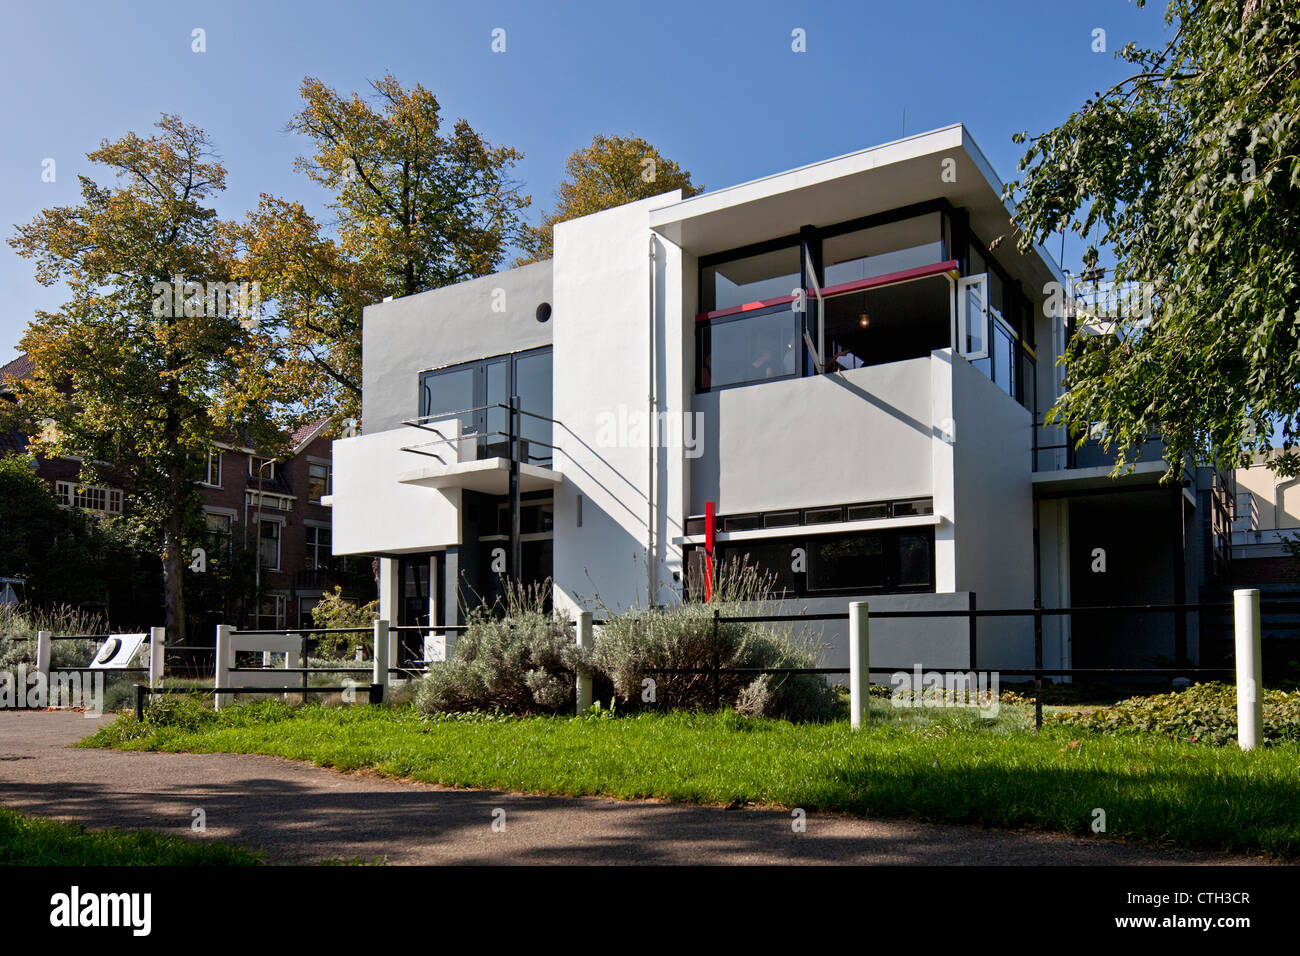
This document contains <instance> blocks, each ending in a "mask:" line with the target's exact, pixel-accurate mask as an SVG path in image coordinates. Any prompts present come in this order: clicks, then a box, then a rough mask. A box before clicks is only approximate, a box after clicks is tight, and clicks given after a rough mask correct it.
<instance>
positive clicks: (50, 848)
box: [0, 807, 261, 866]
mask: <svg viewBox="0 0 1300 956" xmlns="http://www.w3.org/2000/svg"><path fill="white" fill-rule="evenodd" d="M259 862H261V860H260V858H259V857H258V856H257V855H256V854H254V853H250V852H248V851H247V850H241V849H240V848H238V847H234V846H230V845H228V844H225V843H217V842H208V841H204V842H201V843H200V842H198V841H189V840H182V839H180V838H178V837H172V836H164V835H162V834H160V833H148V832H137V831H122V830H105V831H93V830H86V829H84V828H83V827H79V826H76V825H74V824H70V823H60V822H59V821H57V820H46V819H44V818H42V817H28V816H24V815H23V814H21V813H16V812H15V811H13V810H10V809H8V808H7V807H0V866H250V865H252V864H254V863H259Z"/></svg>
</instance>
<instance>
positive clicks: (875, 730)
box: [83, 699, 1300, 858]
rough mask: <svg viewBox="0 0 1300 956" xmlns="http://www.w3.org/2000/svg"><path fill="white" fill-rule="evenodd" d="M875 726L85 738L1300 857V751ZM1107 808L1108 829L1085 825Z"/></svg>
mask: <svg viewBox="0 0 1300 956" xmlns="http://www.w3.org/2000/svg"><path fill="white" fill-rule="evenodd" d="M872 705H873V719H874V723H873V725H872V726H871V727H870V728H869V729H867V730H865V731H863V732H859V733H855V732H853V731H852V730H850V728H849V727H848V726H847V725H846V724H844V723H835V724H803V725H795V724H790V723H786V722H782V721H772V720H754V719H747V718H742V717H738V716H737V715H735V714H734V713H731V712H722V713H719V714H709V715H706V714H685V713H678V714H642V715H639V716H626V717H618V718H615V719H608V718H593V717H584V718H567V717H558V718H557V717H552V718H544V717H537V718H524V719H516V718H510V717H467V718H442V719H429V718H424V717H421V716H420V715H419V714H418V713H416V712H415V711H414V710H412V709H411V708H409V707H399V708H372V707H369V706H357V707H351V708H324V707H319V706H308V707H290V706H287V705H285V704H283V703H280V702H270V701H266V702H261V703H257V704H251V705H246V706H239V707H234V708H230V709H228V710H223V711H222V712H221V713H220V714H219V715H217V714H214V713H213V712H212V711H210V710H204V709H201V708H200V706H199V705H198V704H197V703H193V704H192V703H189V702H175V703H172V702H169V703H168V705H166V710H167V711H168V713H167V720H168V721H169V722H168V723H156V724H155V723H144V724H141V723H138V722H136V721H135V720H134V718H132V717H123V718H121V719H119V720H118V721H117V722H116V723H115V724H113V725H110V726H108V727H106V728H103V729H101V730H100V731H99V732H97V733H96V734H95V735H94V736H92V737H90V738H88V739H87V740H86V741H85V742H84V743H83V746H99V747H120V748H123V749H142V750H165V751H195V752H208V753H213V752H216V753H260V754H273V755H278V756H283V757H289V758H293V759H300V760H310V761H314V762H315V763H317V764H320V765H323V766H330V767H336V768H338V769H340V770H354V769H359V768H370V769H373V770H375V771H378V772H380V773H383V774H388V775H391V776H397V777H409V778H414V779H417V780H423V781H430V782H435V783H441V784H445V785H452V786H461V787H482V788H500V789H506V790H515V791H523V792H532V793H551V794H568V795H579V794H603V795H607V796H612V797H621V798H629V799H634V798H639V797H657V798H663V799H670V800H683V801H692V802H698V803H707V804H725V803H729V802H732V801H735V800H742V801H750V802H752V803H754V804H757V805H771V806H781V807H802V808H804V809H806V810H809V811H813V810H837V811H847V812H850V813H855V814H862V815H870V816H878V817H907V818H912V819H917V820H927V821H933V822H942V823H962V824H977V825H984V826H992V827H1015V828H1020V827H1027V828H1036V829H1043V830H1050V831H1056V832H1063V833H1073V834H1079V835H1082V836H1088V837H1089V838H1094V839H1103V838H1121V839H1129V840H1139V841H1145V842H1154V843H1161V844H1170V845H1178V846H1183V847H1190V848H1198V849H1212V850H1231V851H1238V852H1262V853H1266V854H1270V855H1274V856H1279V857H1284V858H1300V745H1297V744H1294V743H1280V744H1275V745H1271V746H1269V747H1267V748H1263V749H1261V750H1259V751H1257V752H1254V753H1250V754H1245V753H1241V752H1240V751H1239V750H1237V749H1236V748H1235V747H1210V746H1205V745H1196V744H1188V743H1180V742H1177V741H1171V740H1163V739H1153V738H1150V737H1142V736H1132V735H1127V736H1108V735H1101V734H1096V733H1093V732H1090V731H1087V730H1079V729H1071V728H1068V727H1060V726H1052V725H1050V724H1049V725H1048V726H1047V727H1046V728H1045V729H1044V731H1043V733H1042V734H1041V735H1035V734H1034V733H1033V732H1032V731H1031V730H1027V729H1026V727H1027V725H1028V724H1029V723H1030V722H1031V721H1032V717H1031V714H1032V709H1026V708H1021V707H1010V706H1004V707H1003V708H1002V713H1001V715H1000V716H999V718H998V719H996V720H984V719H981V718H979V717H977V716H976V715H975V714H974V713H972V712H969V711H957V710H928V711H917V710H896V709H893V708H891V707H890V706H889V704H888V702H887V701H883V700H878V699H877V700H873V701H872ZM1095 808H1101V809H1103V810H1104V811H1105V813H1106V824H1107V829H1106V832H1105V834H1104V835H1095V834H1093V833H1092V831H1091V826H1090V825H1091V824H1092V822H1093V819H1094V815H1093V810H1094V809H1095Z"/></svg>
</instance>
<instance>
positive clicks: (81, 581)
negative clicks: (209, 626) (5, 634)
mask: <svg viewBox="0 0 1300 956" xmlns="http://www.w3.org/2000/svg"><path fill="white" fill-rule="evenodd" d="M153 553H154V554H155V555H156V554H157V549H156V548H155V549H153ZM0 576H4V577H9V576H19V577H23V578H25V579H26V580H25V583H24V586H23V597H24V599H25V600H26V601H27V602H28V603H29V604H31V605H33V606H40V607H46V608H51V607H56V606H60V605H67V606H71V607H75V608H77V609H78V610H81V611H87V612H93V613H97V614H100V615H103V616H104V617H105V618H106V619H107V620H111V621H113V622H114V624H115V625H116V626H118V627H123V626H125V627H150V626H152V625H154V624H157V623H158V618H157V607H158V603H159V599H160V598H161V596H162V587H161V579H160V575H159V573H158V569H157V559H156V558H153V559H152V560H151V559H150V551H149V549H148V547H147V543H146V542H144V541H141V540H140V539H139V538H138V537H137V536H136V535H135V534H133V532H132V530H131V529H130V528H128V527H126V526H125V522H124V521H123V519H122V518H120V517H108V516H101V515H96V514H94V513H88V512H82V511H76V510H70V509H66V508H61V507H59V503H58V500H57V499H56V498H55V496H54V492H53V490H52V489H51V488H50V484H49V482H47V481H46V480H45V479H44V478H41V477H40V476H39V475H38V474H37V473H36V460H35V459H34V458H33V457H32V456H30V455H19V454H10V455H6V456H4V457H0Z"/></svg>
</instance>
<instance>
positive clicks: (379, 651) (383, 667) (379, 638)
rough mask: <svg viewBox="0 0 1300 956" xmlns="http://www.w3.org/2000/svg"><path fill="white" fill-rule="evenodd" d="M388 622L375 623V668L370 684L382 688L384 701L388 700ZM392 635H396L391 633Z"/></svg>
mask: <svg viewBox="0 0 1300 956" xmlns="http://www.w3.org/2000/svg"><path fill="white" fill-rule="evenodd" d="M388 633H389V632H388V622H387V621H386V620H384V619H382V618H381V619H379V620H378V621H375V668H374V680H373V681H372V683H375V684H378V685H379V686H380V687H382V688H383V695H384V700H387V699H388V646H389V645H388ZM393 633H394V635H395V634H396V633H397V632H396V631H394V632H393Z"/></svg>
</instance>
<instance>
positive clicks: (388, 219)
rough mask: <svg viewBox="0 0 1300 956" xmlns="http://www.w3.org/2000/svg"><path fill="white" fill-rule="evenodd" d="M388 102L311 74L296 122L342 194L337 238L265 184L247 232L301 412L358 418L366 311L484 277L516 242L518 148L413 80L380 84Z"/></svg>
mask: <svg viewBox="0 0 1300 956" xmlns="http://www.w3.org/2000/svg"><path fill="white" fill-rule="evenodd" d="M373 86H374V89H375V91H376V93H377V94H378V99H379V106H378V108H377V109H376V108H374V107H372V106H371V104H369V103H367V102H366V101H365V100H364V99H362V98H361V96H359V95H357V94H353V95H352V96H351V97H350V98H347V97H344V96H341V95H340V94H338V93H336V92H335V91H334V90H331V89H329V88H328V87H326V86H325V85H324V84H323V83H321V81H320V80H317V79H314V78H312V77H308V78H306V79H305V80H304V81H303V83H302V89H301V93H302V99H303V102H304V106H303V109H302V111H301V112H300V113H298V114H297V115H296V116H295V117H294V118H293V119H292V120H291V121H290V123H289V129H290V130H291V131H293V132H296V133H300V134H302V135H304V136H306V137H307V138H308V139H310V140H311V142H312V146H313V154H312V156H311V157H300V158H299V159H298V161H297V164H296V165H297V167H298V168H299V169H300V170H302V171H303V172H305V173H306V175H307V176H308V177H309V178H311V179H312V180H313V181H315V182H317V183H319V184H320V185H322V186H324V187H325V188H326V189H328V190H330V192H331V193H332V194H333V200H332V201H331V203H330V206H329V208H330V209H331V210H332V211H333V212H335V213H336V214H337V216H338V225H337V236H336V237H334V236H328V235H326V234H325V232H324V230H323V229H322V227H321V225H320V224H319V223H318V222H317V221H316V220H315V219H314V218H313V217H312V216H311V215H310V214H308V213H307V211H306V210H305V209H304V208H303V207H302V205H300V204H298V203H293V202H288V201H285V200H282V199H277V198H276V197H273V196H268V195H263V196H262V199H261V202H260V204H259V206H258V208H257V210H256V211H254V212H253V213H252V214H251V215H250V216H249V217H248V220H247V222H246V223H245V225H244V229H243V230H242V233H243V234H242V239H243V244H244V263H245V268H246V270H247V271H248V272H249V274H255V275H257V276H259V278H261V279H262V282H263V287H264V290H265V291H266V292H267V295H268V305H271V306H273V311H274V313H275V315H276V318H277V319H278V322H279V331H280V338H279V339H278V341H277V342H276V346H277V359H276V361H277V365H278V368H279V372H280V375H281V378H282V381H283V382H284V383H285V384H286V386H288V387H290V388H292V389H293V390H294V393H295V395H296V397H298V398H300V399H301V400H302V401H303V403H304V404H305V408H306V410H305V412H304V414H305V415H307V416H316V415H319V414H322V413H323V414H332V415H335V416H336V417H353V416H355V415H357V414H358V413H359V412H360V402H361V310H362V308H363V307H364V306H365V305H366V304H368V303H372V302H378V301H380V300H381V299H383V298H384V297H386V296H406V295H413V294H415V293H417V292H423V291H425V290H428V289H435V288H438V287H440V286H445V285H450V284H452V283H455V282H460V281H462V280H464V279H471V278H474V277H477V276H482V275H488V274H490V273H491V272H493V271H494V270H495V269H496V268H497V267H498V266H499V264H500V262H501V260H502V258H503V256H504V255H505V251H506V249H507V248H508V247H509V246H510V245H511V244H512V243H514V242H516V241H517V240H518V237H519V234H520V230H521V229H522V220H521V218H520V211H521V210H522V209H523V208H524V207H526V206H527V205H528V204H529V202H531V199H530V198H529V197H528V196H525V195H521V194H520V192H519V190H518V187H517V185H516V184H515V182H514V181H513V180H512V179H511V178H510V175H509V174H510V170H511V168H512V167H513V166H514V164H515V163H516V162H517V161H518V160H519V159H521V158H522V154H521V153H519V152H518V151H516V150H514V149H511V148H509V147H506V146H493V145H492V144H491V143H489V142H488V141H487V140H485V139H484V138H483V137H482V136H481V135H480V134H479V133H477V132H475V131H474V130H473V129H472V128H471V127H470V125H469V123H468V122H466V121H465V120H463V119H461V120H457V121H456V123H455V124H454V125H453V126H452V128H451V129H449V130H444V128H443V126H444V124H443V119H442V112H441V107H440V106H439V104H438V101H437V99H436V98H435V97H434V96H433V94H432V93H430V92H429V91H427V90H425V89H424V88H423V87H421V86H419V85H418V84H417V85H416V86H415V87H413V88H412V89H410V90H405V89H403V88H402V86H401V84H399V83H398V81H397V80H396V79H394V78H393V77H392V76H391V75H389V76H385V77H384V78H383V79H382V80H379V81H378V82H377V83H375V84H373Z"/></svg>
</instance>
